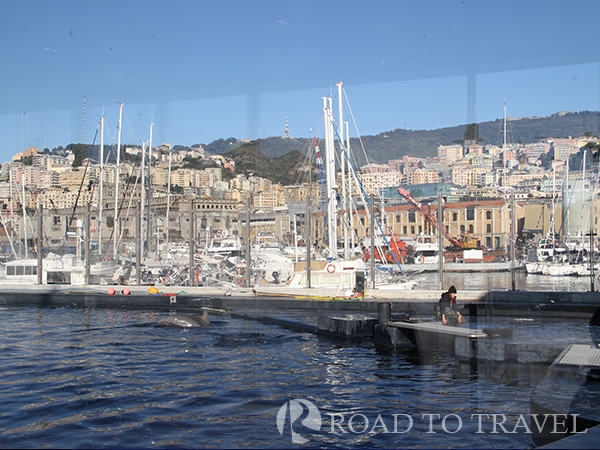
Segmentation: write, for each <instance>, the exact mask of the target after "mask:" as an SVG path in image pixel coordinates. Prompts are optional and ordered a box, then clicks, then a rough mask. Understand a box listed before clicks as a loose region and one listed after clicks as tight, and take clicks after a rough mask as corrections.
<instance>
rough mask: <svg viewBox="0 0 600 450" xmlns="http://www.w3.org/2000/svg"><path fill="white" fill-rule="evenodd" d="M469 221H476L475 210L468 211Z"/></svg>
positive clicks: (469, 209)
mask: <svg viewBox="0 0 600 450" xmlns="http://www.w3.org/2000/svg"><path fill="white" fill-rule="evenodd" d="M467 220H475V208H468V209H467Z"/></svg>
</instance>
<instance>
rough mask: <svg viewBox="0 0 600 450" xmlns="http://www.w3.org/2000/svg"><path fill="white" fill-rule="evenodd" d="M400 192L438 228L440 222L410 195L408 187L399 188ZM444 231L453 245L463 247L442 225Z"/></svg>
mask: <svg viewBox="0 0 600 450" xmlns="http://www.w3.org/2000/svg"><path fill="white" fill-rule="evenodd" d="M398 194H400V195H401V196H402V197H404V198H405V199H406V200H408V202H409V203H410V204H412V205H413V206H414V207H415V208H417V209H418V210H419V212H420V213H421V214H423V217H425V220H426V221H427V222H429V224H431V225H432V226H433V227H434V228H437V225H438V224H437V220H436V218H435V217H434V216H433V215H432V214H431V213H430V212H429V211H427V210H426V209H425V208H423V205H421V203H419V202H418V201H417V200H416V199H415V198H414V197H413V196H412V195H410V192H408V191H407V190H406V189H403V188H398ZM442 233H444V237H445V238H446V239H448V241H450V243H451V244H452V245H453V246H455V247H458V248H461V247H462V245H461V243H460V241H459V240H458V239H456V238H455V237H454V236H452V235H451V234H450V233H448V231H446V228H445V227H442Z"/></svg>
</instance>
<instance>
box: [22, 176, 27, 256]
mask: <svg viewBox="0 0 600 450" xmlns="http://www.w3.org/2000/svg"><path fill="white" fill-rule="evenodd" d="M21 187H22V191H23V238H24V244H25V259H27V258H28V256H27V208H26V206H25V170H22V171H21Z"/></svg>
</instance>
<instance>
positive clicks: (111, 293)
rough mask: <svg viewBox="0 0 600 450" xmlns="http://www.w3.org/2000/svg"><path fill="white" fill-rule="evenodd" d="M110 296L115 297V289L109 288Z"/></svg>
mask: <svg viewBox="0 0 600 450" xmlns="http://www.w3.org/2000/svg"><path fill="white" fill-rule="evenodd" d="M107 293H108V295H115V290H114V289H113V288H108V291H107Z"/></svg>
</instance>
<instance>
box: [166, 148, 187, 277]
mask: <svg viewBox="0 0 600 450" xmlns="http://www.w3.org/2000/svg"><path fill="white" fill-rule="evenodd" d="M172 158H173V153H172V152H171V148H169V176H168V178H167V179H168V181H167V217H166V220H165V235H166V249H167V256H168V254H169V207H170V205H171V160H172ZM190 252H192V249H191V248H190ZM191 277H192V275H191V271H190V278H191Z"/></svg>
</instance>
